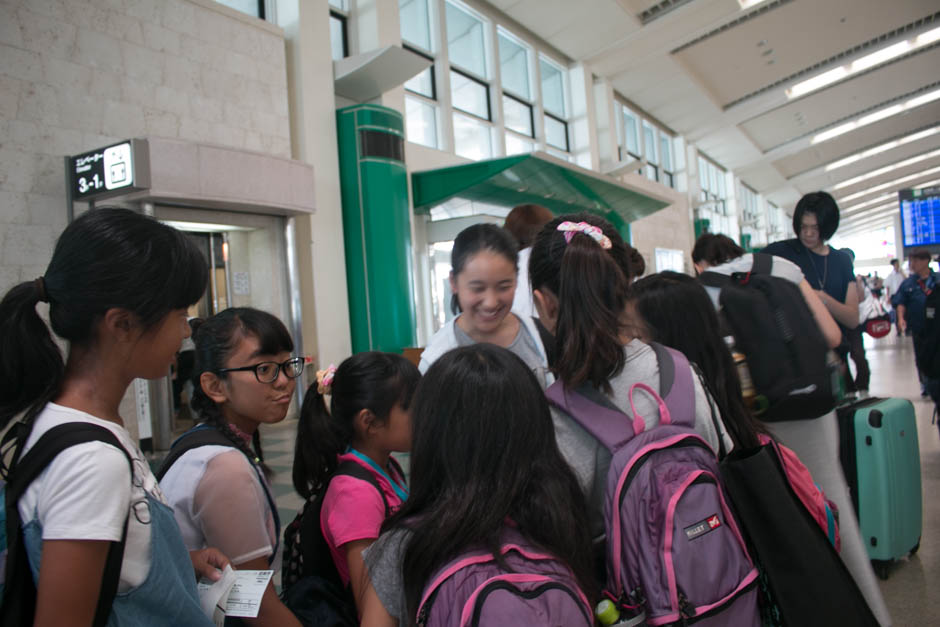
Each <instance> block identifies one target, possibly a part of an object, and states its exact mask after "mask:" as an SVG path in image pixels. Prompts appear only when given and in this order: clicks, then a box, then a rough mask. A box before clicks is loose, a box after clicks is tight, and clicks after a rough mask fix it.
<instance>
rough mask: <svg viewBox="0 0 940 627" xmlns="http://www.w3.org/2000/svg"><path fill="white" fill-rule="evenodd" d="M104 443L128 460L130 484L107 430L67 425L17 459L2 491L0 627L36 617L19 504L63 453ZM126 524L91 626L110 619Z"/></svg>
mask: <svg viewBox="0 0 940 627" xmlns="http://www.w3.org/2000/svg"><path fill="white" fill-rule="evenodd" d="M96 441H97V442H104V443H105V444H110V445H111V446H113V447H115V448H116V449H118V450H119V451H121V452H122V453H123V454H124V456H125V457H126V458H127V463H128V464H129V466H130V472H131V480H132V481H133V477H134V461H133V459H131V456H130V454H128V452H127V449H125V448H124V445H123V444H121V442H120V440H118V438H117V436H115V435H114V433H112V432H111V431H110V430H109V429H107V428H105V427H102V426H99V425H94V424H91V423H87V422H69V423H66V424H61V425H57V426H55V427H53V428H51V429H49V430H48V431H47V432H46V433H44V434H42V436H41V437H40V438H39V440H37V441H36V443H35V444H34V445H33V446H32V448H30V449H29V450H28V451H27V452H26V454H25V455H23V456H22V458H20V459H19V460H18V461H17V462H16V465H15V466H14V467H13V469H12V470H11V471H10V476H9V481H8V483H7V485H6V501H5V503H4V507H5V508H6V516H7V528H6V533H7V543H8V548H7V561H6V576H5V585H4V593H3V604H2V606H0V609H2V612H0V614H2V617H3V619H4V620H3V623H4V624H7V625H30V624H32V622H33V617H34V616H35V611H36V586H35V584H34V583H33V575H32V572H31V570H30V567H29V558H28V556H27V554H26V545H25V543H24V540H23V528H22V521H21V520H20V513H19V507H18V502H19V500H20V497H22V496H23V493H24V492H26V490H27V488H29V486H30V484H32V482H33V481H34V480H35V479H36V477H38V476H39V475H40V474H41V473H42V471H43V470H45V469H46V467H47V466H48V465H49V464H50V463H51V462H52V460H53V459H55V458H56V456H57V455H58V454H59V453H61V452H62V451H64V450H65V449H67V448H70V447H72V446H75V445H77V444H83V443H85V442H96ZM129 519H130V512H128V518H127V519H126V520H125V521H124V532H123V533H122V535H121V540H120V542H111V543H110V546H109V548H108V556H107V558H106V561H105V567H104V572H103V573H102V578H101V590H100V592H99V593H98V604H97V606H96V608H95V619H94V623H93V625H94V626H95V627H102V626H103V625H104V624H105V623H107V622H108V618H109V617H110V615H111V606H112V604H113V603H114V596H115V595H116V594H117V588H118V583H119V581H120V578H121V565H122V563H123V561H124V546H125V543H126V540H127V525H128V521H129Z"/></svg>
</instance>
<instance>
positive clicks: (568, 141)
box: [543, 111, 571, 154]
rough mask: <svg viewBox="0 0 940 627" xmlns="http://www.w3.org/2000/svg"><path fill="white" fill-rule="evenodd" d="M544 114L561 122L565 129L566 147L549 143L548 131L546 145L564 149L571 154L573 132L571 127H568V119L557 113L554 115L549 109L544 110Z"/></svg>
mask: <svg viewBox="0 0 940 627" xmlns="http://www.w3.org/2000/svg"><path fill="white" fill-rule="evenodd" d="M543 114H544V116H545V118H546V119H548V118H550V119H552V120H554V121H555V122H558V123H560V124H561V125H562V126H563V127H564V129H565V147H564V148H562V147H561V146H556V145H555V144H551V143H549V141H548V133H547V132H546V133H545V145H546V146H551V147H552V148H554V149H556V150H563V151H564V152H566V153H568V154H571V132H570V129H569V128H568V120H562V119H561V118H559V117H558V116H557V115H554V114H553V113H549V112H548V111H543Z"/></svg>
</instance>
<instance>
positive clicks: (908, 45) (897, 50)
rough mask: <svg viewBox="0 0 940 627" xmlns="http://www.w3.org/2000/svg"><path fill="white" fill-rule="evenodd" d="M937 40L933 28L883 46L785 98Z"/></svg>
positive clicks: (803, 84)
mask: <svg viewBox="0 0 940 627" xmlns="http://www.w3.org/2000/svg"><path fill="white" fill-rule="evenodd" d="M738 2H740V3H742V7H741V8H742V9H743V8H744V6H743V0H738ZM938 39H940V28H935V29H933V30H930V31H927V32H926V33H921V34H920V35H918V36H916V37H912V38H911V39H905V40H904V41H899V42H897V43H894V44H891V45H890V46H885V47H884V48H882V49H881V50H876V51H875V52H872V53H870V54H866V55H865V56H864V57H860V58H858V59H856V60H854V61H852V62H851V63H846V64H845V65H840V66H839V67H837V68H835V69H832V70H827V71H825V72H823V73H822V74H817V75H816V76H814V77H812V78H808V79H806V80H805V81H801V82H799V83H797V84H795V85H793V87H790V88H789V89H787V90H786V93H787V98H790V99H793V98H799V97H800V96H805V95H806V94H808V93H810V92H813V91H816V90H817V89H822V88H823V87H825V86H826V85H831V84H832V83H835V82H837V81H840V80H842V79H843V78H846V77H848V76H851V75H852V74H855V73H857V72H863V71H865V70H868V69H871V68H873V67H876V66H878V65H882V64H884V63H887V62H888V61H891V60H892V59H896V58H898V57H900V56H903V55H905V54H907V53H909V52H912V51H914V50H917V49H918V48H923V47H924V46H927V45H929V44H932V43H934V42H935V41H937V40H938Z"/></svg>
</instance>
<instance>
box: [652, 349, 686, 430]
mask: <svg viewBox="0 0 940 627" xmlns="http://www.w3.org/2000/svg"><path fill="white" fill-rule="evenodd" d="M649 345H650V348H652V349H653V352H654V353H656V361H657V362H658V364H659V395H660V396H661V397H662V399H663V400H664V401H666V407H668V408H669V414H670V417H671V418H672V424H674V425H679V426H683V427H689V428H690V429H693V428H695V384H694V382H693V380H692V366H691V364H689V360H688V359H686V356H685V355H683V354H682V353H680V352H679V351H677V350H676V349H674V348H669V347H668V346H663V345H662V344H659V343H658V342H650V343H649Z"/></svg>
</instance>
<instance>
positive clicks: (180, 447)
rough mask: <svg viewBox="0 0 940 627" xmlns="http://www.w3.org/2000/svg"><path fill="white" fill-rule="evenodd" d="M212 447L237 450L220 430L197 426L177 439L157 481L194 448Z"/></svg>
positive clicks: (203, 425)
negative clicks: (227, 447) (226, 447)
mask: <svg viewBox="0 0 940 627" xmlns="http://www.w3.org/2000/svg"><path fill="white" fill-rule="evenodd" d="M210 445H215V446H229V447H231V448H237V447H236V446H235V444H234V442H232V441H231V440H229V439H228V438H227V437H225V434H223V433H222V432H221V431H219V430H218V429H215V428H213V427H210V426H208V425H205V424H202V425H197V426H195V427H193V428H192V429H190V430H189V431H187V432H186V433H184V434H183V435H181V436H180V437H178V438H176V441H175V442H173V445H172V446H171V447H170V452H169V454H168V455H167V456H166V458H165V459H164V460H163V463H162V464H161V465H160V470H158V471H157V473H156V477H157V481H161V480H162V479H163V477H164V476H165V475H166V473H167V471H169V470H170V466H172V465H173V464H175V463H176V462H177V460H179V458H180V457H182V456H183V455H184V454H185V453H188V452H189V451H191V450H193V449H194V448H199V447H202V446H210Z"/></svg>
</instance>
